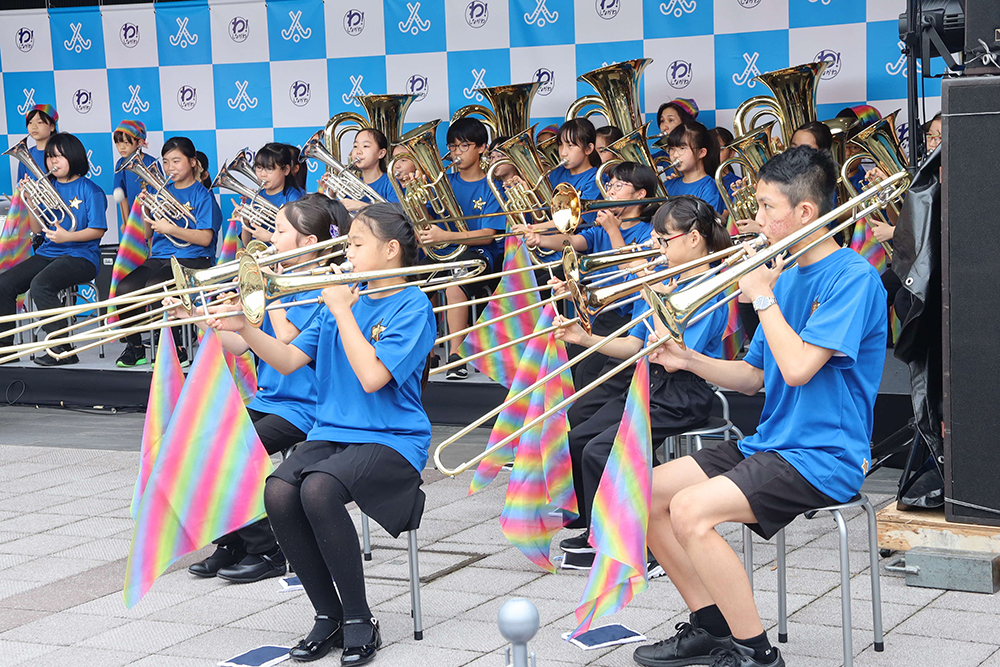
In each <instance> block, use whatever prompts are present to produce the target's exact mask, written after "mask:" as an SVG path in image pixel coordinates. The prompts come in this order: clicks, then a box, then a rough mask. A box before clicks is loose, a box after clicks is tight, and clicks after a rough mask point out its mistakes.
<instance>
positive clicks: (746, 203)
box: [715, 121, 776, 220]
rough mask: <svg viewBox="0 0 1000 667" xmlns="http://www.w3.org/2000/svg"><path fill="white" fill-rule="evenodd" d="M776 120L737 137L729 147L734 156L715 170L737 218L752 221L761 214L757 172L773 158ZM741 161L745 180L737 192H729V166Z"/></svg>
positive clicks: (730, 210)
mask: <svg viewBox="0 0 1000 667" xmlns="http://www.w3.org/2000/svg"><path fill="white" fill-rule="evenodd" d="M775 122H776V121H770V122H767V123H764V124H763V125H761V126H760V127H759V128H757V129H755V130H751V131H750V132H748V133H747V134H744V135H742V136H739V137H736V138H735V139H733V140H732V141H731V142H729V144H728V145H727V146H726V148H728V149H730V150H732V151H735V152H736V155H735V156H734V157H731V158H729V159H728V160H725V161H724V162H723V163H722V164H720V165H719V168H718V169H716V170H715V184H716V186H718V188H719V193H720V194H721V195H722V201H723V203H724V204H725V205H726V210H728V211H729V212H730V213H732V214H733V216H734V217H735V218H736V219H737V220H749V219H752V218H754V217H755V216H756V215H757V196H756V181H757V172H759V171H760V168H761V167H763V166H764V163H765V162H767V161H768V160H770V159H771V157H772V153H771V128H772V127H773V126H774V123H775ZM734 164H738V165H740V167H741V168H742V170H743V183H742V184H741V185H740V187H739V188H738V189H737V190H736V192H728V191H727V190H726V185H725V183H724V182H723V179H722V177H723V175H724V173H725V171H726V167H729V166H730V165H734Z"/></svg>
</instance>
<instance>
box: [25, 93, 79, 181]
mask: <svg viewBox="0 0 1000 667" xmlns="http://www.w3.org/2000/svg"><path fill="white" fill-rule="evenodd" d="M58 123H59V113H58V112H57V111H56V108H55V107H54V106H52V105H51V104H36V105H35V106H33V107H31V109H29V110H28V113H26V114H25V115H24V125H25V127H26V128H27V129H28V136H29V137H31V140H32V141H34V142H35V145H34V146H29V147H28V153H30V154H31V157H32V158H34V160H35V164H37V165H38V167H39V169H41V170H42V173H45V172H47V171H48V168H47V167H46V166H45V146H46V145H47V144H48V142H49V137H51V136H52V135H53V134H55V133H56V132H58V131H59V130H58V129H57V124H58ZM88 165H89V163H88ZM84 173H86V172H84ZM27 175H28V168H27V167H26V166H24V164H22V163H20V162H18V164H17V182H18V183H20V182H21V179H23V178H24V177H25V176H27Z"/></svg>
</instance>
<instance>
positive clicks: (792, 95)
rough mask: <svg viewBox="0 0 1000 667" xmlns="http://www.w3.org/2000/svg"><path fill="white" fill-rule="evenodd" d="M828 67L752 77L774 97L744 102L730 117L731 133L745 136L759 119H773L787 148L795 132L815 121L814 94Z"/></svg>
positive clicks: (796, 67)
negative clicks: (766, 117) (778, 125)
mask: <svg viewBox="0 0 1000 667" xmlns="http://www.w3.org/2000/svg"><path fill="white" fill-rule="evenodd" d="M828 64H829V63H828V62H827V61H825V60H821V61H819V62H815V63H806V64H804V65H794V66H792V67H786V68H785V69H777V70H774V71H773V72H765V73H764V74H759V75H757V76H756V77H754V79H755V80H756V81H760V82H761V83H763V84H764V85H765V86H767V88H768V89H769V90H770V91H771V93H772V94H773V95H774V97H771V96H769V95H756V96H754V97H751V98H750V99H748V100H747V101H745V102H743V104H741V105H740V106H739V108H738V109H736V115H735V116H734V117H733V133H734V134H736V135H737V136H740V135H744V134H747V133H749V132H750V131H751V130H754V129H756V128H757V121H758V120H759V119H760V118H761V117H763V116H774V117H775V118H777V119H778V122H779V123H781V141H782V142H784V145H785V146H790V145H791V144H792V135H793V134H795V130H797V129H798V128H799V127H801V126H802V125H804V124H806V123H810V122H812V121H814V120H816V91H817V87H818V86H819V81H820V77H821V76H822V75H823V70H825V69H826V67H827V65H828ZM751 111H753V112H754V113H753V114H752V115H750V112H751ZM748 117H749V121H748V120H747V119H748Z"/></svg>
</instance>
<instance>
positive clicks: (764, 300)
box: [753, 296, 778, 313]
mask: <svg viewBox="0 0 1000 667" xmlns="http://www.w3.org/2000/svg"><path fill="white" fill-rule="evenodd" d="M776 303H778V300H777V299H775V298H774V297H773V296H759V297H757V298H756V299H754V300H753V309H754V311H755V312H758V313H759V312H760V311H762V310H767V309H768V308H770V307H771V306H773V305H774V304H776Z"/></svg>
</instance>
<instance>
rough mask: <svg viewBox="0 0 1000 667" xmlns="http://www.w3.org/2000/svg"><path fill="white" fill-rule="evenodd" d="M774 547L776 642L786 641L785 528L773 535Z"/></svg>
mask: <svg viewBox="0 0 1000 667" xmlns="http://www.w3.org/2000/svg"><path fill="white" fill-rule="evenodd" d="M775 547H777V551H778V642H779V643H782V644H784V643H785V642H787V641H788V581H787V579H786V576H787V571H786V570H785V529H784V528H782V529H781V530H779V531H778V534H777V535H775Z"/></svg>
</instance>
